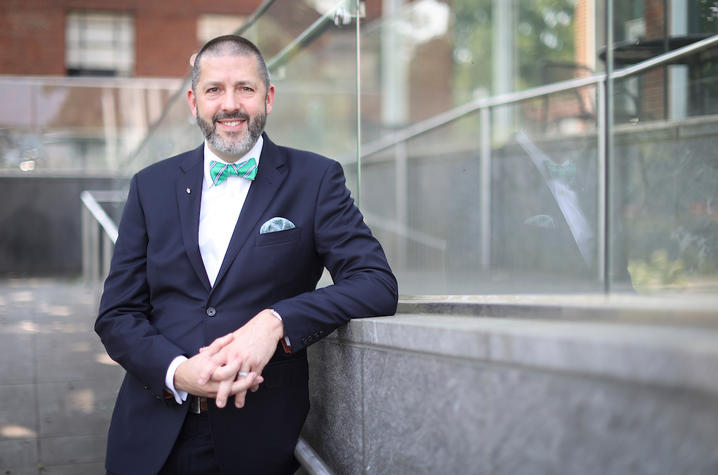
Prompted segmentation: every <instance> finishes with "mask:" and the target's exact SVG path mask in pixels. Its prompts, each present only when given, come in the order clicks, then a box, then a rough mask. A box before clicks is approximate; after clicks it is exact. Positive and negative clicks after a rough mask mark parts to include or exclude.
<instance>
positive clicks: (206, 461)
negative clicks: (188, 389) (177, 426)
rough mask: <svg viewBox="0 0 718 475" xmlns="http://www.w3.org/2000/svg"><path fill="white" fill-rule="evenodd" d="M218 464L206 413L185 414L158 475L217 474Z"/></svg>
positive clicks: (218, 471) (218, 470)
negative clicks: (177, 434)
mask: <svg viewBox="0 0 718 475" xmlns="http://www.w3.org/2000/svg"><path fill="white" fill-rule="evenodd" d="M218 473H220V469H219V464H218V463H217V459H216V458H215V455H214V441H213V440H212V431H211V430H210V426H209V417H208V416H207V414H206V413H205V414H192V413H189V414H187V417H186V418H185V421H184V424H183V425H182V430H181V431H180V434H179V437H177V441H176V442H175V445H174V447H172V452H170V455H169V457H167V461H166V462H165V465H164V467H162V470H160V473H159V474H158V475H217V474H218Z"/></svg>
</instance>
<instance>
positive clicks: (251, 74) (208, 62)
mask: <svg viewBox="0 0 718 475" xmlns="http://www.w3.org/2000/svg"><path fill="white" fill-rule="evenodd" d="M199 66H200V74H199V82H200V83H204V82H208V81H212V82H215V81H231V82H236V81H255V82H261V79H260V77H259V65H258V62H257V58H255V57H254V56H253V55H249V54H247V55H236V54H222V53H219V54H210V55H206V56H204V55H203V56H202V57H201V58H200V63H199Z"/></svg>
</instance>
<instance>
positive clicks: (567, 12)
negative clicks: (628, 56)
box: [361, 0, 600, 142]
mask: <svg viewBox="0 0 718 475" xmlns="http://www.w3.org/2000/svg"><path fill="white" fill-rule="evenodd" d="M586 3H587V2H576V1H573V0H546V1H541V2H507V1H504V0H458V1H451V2H448V1H437V0H420V1H415V2H384V3H383V5H384V7H385V9H384V11H383V12H382V16H381V17H379V18H377V19H372V18H368V19H367V22H366V24H365V25H364V26H363V28H362V37H361V48H362V55H361V58H362V103H363V104H365V105H366V107H363V110H362V128H363V131H364V132H363V138H364V140H365V141H367V142H372V141H374V140H377V139H379V138H381V137H382V136H384V135H386V134H388V133H390V132H392V131H394V130H396V129H400V128H402V127H406V126H407V125H410V124H414V123H416V122H419V121H422V120H425V119H427V118H430V117H432V116H435V115H437V114H440V113H442V112H445V111H447V110H449V109H452V108H454V107H457V106H460V105H463V104H465V103H467V102H470V101H472V100H476V99H479V98H484V97H490V96H496V95H499V94H505V93H510V92H513V91H517V90H524V89H528V88H532V87H537V86H541V85H544V84H551V83H554V82H558V81H563V80H567V79H572V78H576V77H583V76H587V75H590V74H592V73H593V72H594V71H595V70H596V67H597V66H596V61H597V59H596V51H595V42H596V39H595V31H596V30H595V28H596V17H595V15H594V12H593V10H592V9H591V8H589V7H588V6H587V5H586ZM391 5H395V6H394V7H391ZM599 66H600V64H599Z"/></svg>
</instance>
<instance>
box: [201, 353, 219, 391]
mask: <svg viewBox="0 0 718 475" xmlns="http://www.w3.org/2000/svg"><path fill="white" fill-rule="evenodd" d="M205 353H206V352H205ZM221 364H222V361H221V359H219V358H213V357H209V358H207V359H205V360H204V363H203V364H202V367H201V369H200V370H199V376H198V378H197V382H198V383H199V384H205V383H206V382H207V381H209V379H210V378H211V377H212V375H213V374H214V372H215V371H216V369H217V368H218V367H220V366H221Z"/></svg>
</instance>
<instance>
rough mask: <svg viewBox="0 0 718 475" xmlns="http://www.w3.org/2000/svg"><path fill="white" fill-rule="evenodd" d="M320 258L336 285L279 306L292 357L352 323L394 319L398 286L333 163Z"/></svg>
mask: <svg viewBox="0 0 718 475" xmlns="http://www.w3.org/2000/svg"><path fill="white" fill-rule="evenodd" d="M314 213H315V215H314V230H313V231H314V239H315V247H316V252H317V254H318V255H319V256H320V258H321V259H322V261H323V264H324V266H325V267H326V268H327V269H328V270H329V272H330V273H331V276H332V279H333V281H334V284H333V285H330V286H328V287H323V288H320V289H316V290H314V291H312V292H306V293H303V294H300V295H297V296H295V297H291V298H287V299H284V300H281V301H279V302H277V303H276V304H275V305H274V306H273V308H274V310H276V311H277V312H278V313H279V314H280V315H281V317H282V320H283V322H284V328H285V333H286V335H287V336H288V337H289V340H290V342H291V350H292V352H293V353H295V352H297V351H300V350H302V349H303V348H305V347H306V346H308V345H310V344H312V343H314V342H316V341H317V340H319V339H321V338H322V337H324V336H326V335H328V334H329V333H331V332H332V331H333V330H335V329H336V328H337V327H339V326H341V325H343V324H345V323H347V322H348V321H349V319H351V318H362V317H376V316H382V315H393V314H394V313H395V312H396V306H397V300H398V286H397V281H396V278H395V277H394V274H393V273H392V271H391V268H390V267H389V264H388V262H387V260H386V256H385V254H384V251H383V250H382V248H381V245H380V244H379V242H378V241H377V240H376V239H375V238H374V236H372V233H371V231H370V230H369V228H368V227H367V225H366V224H365V223H364V217H363V216H362V214H361V213H360V212H359V210H358V209H357V207H356V206H355V205H354V200H353V199H352V198H351V196H350V194H349V190H348V189H347V187H346V184H345V179H344V172H343V170H342V167H341V165H340V164H339V163H338V162H334V161H333V162H332V164H331V165H330V166H329V167H328V168H327V170H326V172H325V173H324V177H323V178H322V180H321V184H320V186H319V190H318V193H317V200H316V203H315V209H314Z"/></svg>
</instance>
